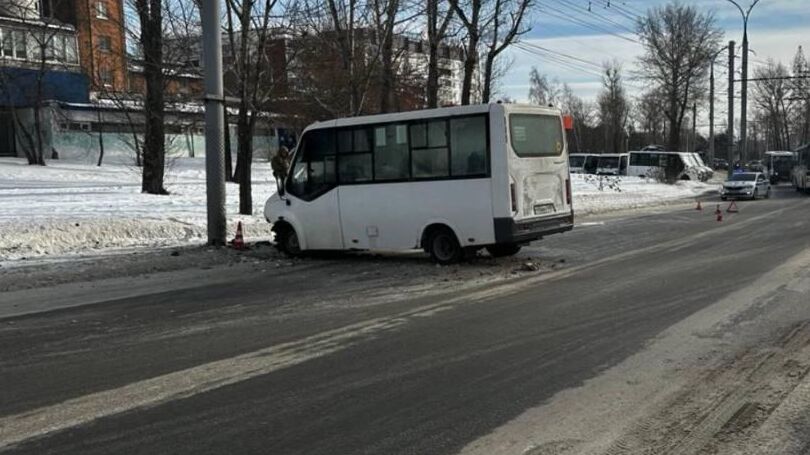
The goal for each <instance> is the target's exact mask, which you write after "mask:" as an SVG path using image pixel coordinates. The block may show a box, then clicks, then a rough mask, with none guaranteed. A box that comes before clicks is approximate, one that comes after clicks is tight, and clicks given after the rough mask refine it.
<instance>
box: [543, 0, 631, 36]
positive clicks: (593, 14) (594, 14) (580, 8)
mask: <svg viewBox="0 0 810 455" xmlns="http://www.w3.org/2000/svg"><path fill="white" fill-rule="evenodd" d="M554 1H556V2H557V3H559V4H561V5H562V6H566V7H570V8H573V9H574V10H577V11H582V12H585V13H588V14H589V15H590V16H591V17H595V18H597V19H601V20H602V21H604V22H606V23H608V24H610V25H613V26H615V27H618V28H620V29H623V30H624V31H626V32H629V33H635V30H633V29H631V28H629V27H627V26H626V25H624V24H621V23H619V22H616V21H615V20H613V19H611V18H609V17H607V16H603V15H601V14H599V13H597V12H596V11H594V9H595V8H592V7H591V5H590V4H589V6H588V7H587V8H586V7H584V6H580V5H577V4H576V3H574V2H571V1H570V0H569V1H563V0H554Z"/></svg>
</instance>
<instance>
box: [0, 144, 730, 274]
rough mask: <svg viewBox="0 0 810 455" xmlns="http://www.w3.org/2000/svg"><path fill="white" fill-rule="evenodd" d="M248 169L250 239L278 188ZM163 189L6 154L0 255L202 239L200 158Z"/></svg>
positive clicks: (259, 170) (600, 199)
mask: <svg viewBox="0 0 810 455" xmlns="http://www.w3.org/2000/svg"><path fill="white" fill-rule="evenodd" d="M253 176H254V180H253V191H254V193H253V205H254V213H255V215H253V216H240V215H237V214H236V213H237V211H238V201H239V199H238V187H237V185H234V184H228V187H227V213H228V214H229V217H228V229H229V236H230V235H233V229H234V228H235V225H236V221H237V220H240V221H242V222H243V223H244V225H245V235H246V238H247V239H248V240H256V239H266V238H270V236H271V233H270V226H269V225H268V223H267V222H266V221H265V220H264V218H263V216H262V211H263V206H264V201H265V200H267V198H268V197H269V196H270V195H271V194H272V193H273V192H274V191H275V183H274V180H273V178H272V174H271V170H270V166H269V164H268V163H259V162H257V163H255V164H254V171H253ZM572 182H573V185H572V187H573V192H574V209H575V211H576V212H577V214H578V215H586V214H594V213H603V212H609V211H614V210H625V209H634V208H639V207H648V206H653V205H661V204H663V203H667V202H670V201H677V200H682V199H684V198H691V197H696V196H699V195H701V194H705V193H707V192H711V191H714V190H716V185H711V184H705V183H697V182H680V183H678V184H677V185H664V184H660V183H656V182H653V181H647V180H644V179H640V178H636V177H622V178H621V179H619V181H618V182H616V184H615V185H613V186H615V187H616V188H603V189H602V190H599V188H598V186H599V185H598V183H597V182H596V181H594V178H593V177H586V176H582V175H574V176H572ZM166 188H167V189H168V190H169V192H170V193H171V194H170V195H169V196H153V195H146V194H142V193H141V191H140V170H139V169H138V168H136V167H134V166H127V165H120V164H118V165H116V164H105V165H104V166H102V167H96V166H93V165H88V164H84V163H76V162H65V161H49V162H48V166H45V167H39V166H28V165H27V164H26V163H25V162H24V160H20V159H16V158H2V159H0V261H2V260H14V259H20V258H23V257H27V258H31V257H51V256H63V255H68V254H86V253H97V252H99V251H101V250H105V249H111V248H131V247H156V246H169V245H186V244H198V243H203V242H205V239H206V228H205V224H206V212H205V161H204V159H202V158H179V159H175V160H173V161H172V162H171V164H170V165H169V169H168V170H167V177H166ZM617 189H618V190H617Z"/></svg>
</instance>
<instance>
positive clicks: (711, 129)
mask: <svg viewBox="0 0 810 455" xmlns="http://www.w3.org/2000/svg"><path fill="white" fill-rule="evenodd" d="M725 50H726V49H725V48H720V50H718V51H717V52H716V53H715V54H714V55H713V56H712V64H711V66H710V68H711V69H710V72H709V156H708V160H709V163H710V164H709V166H711V163H712V162H713V161H714V158H715V156H714V62H715V61H716V60H717V57H718V56H719V55H720V54H721V53H722V52H723V51H725Z"/></svg>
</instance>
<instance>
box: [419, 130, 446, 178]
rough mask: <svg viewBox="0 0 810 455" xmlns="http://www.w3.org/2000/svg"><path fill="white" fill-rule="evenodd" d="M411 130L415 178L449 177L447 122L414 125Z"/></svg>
mask: <svg viewBox="0 0 810 455" xmlns="http://www.w3.org/2000/svg"><path fill="white" fill-rule="evenodd" d="M410 130H411V161H412V172H413V178H417V179H418V178H436V177H448V176H449V175H450V169H449V167H448V165H449V163H448V149H447V120H445V119H441V120H433V121H430V122H427V123H416V124H412V125H411V127H410Z"/></svg>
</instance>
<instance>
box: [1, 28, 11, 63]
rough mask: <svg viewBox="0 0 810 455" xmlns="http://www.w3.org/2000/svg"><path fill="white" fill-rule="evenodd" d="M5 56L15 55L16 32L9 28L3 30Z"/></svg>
mask: <svg viewBox="0 0 810 455" xmlns="http://www.w3.org/2000/svg"><path fill="white" fill-rule="evenodd" d="M0 37H2V44H3V46H2V50H3V57H12V58H13V57H14V33H13V32H12V31H11V30H9V29H4V30H2V35H0Z"/></svg>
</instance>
